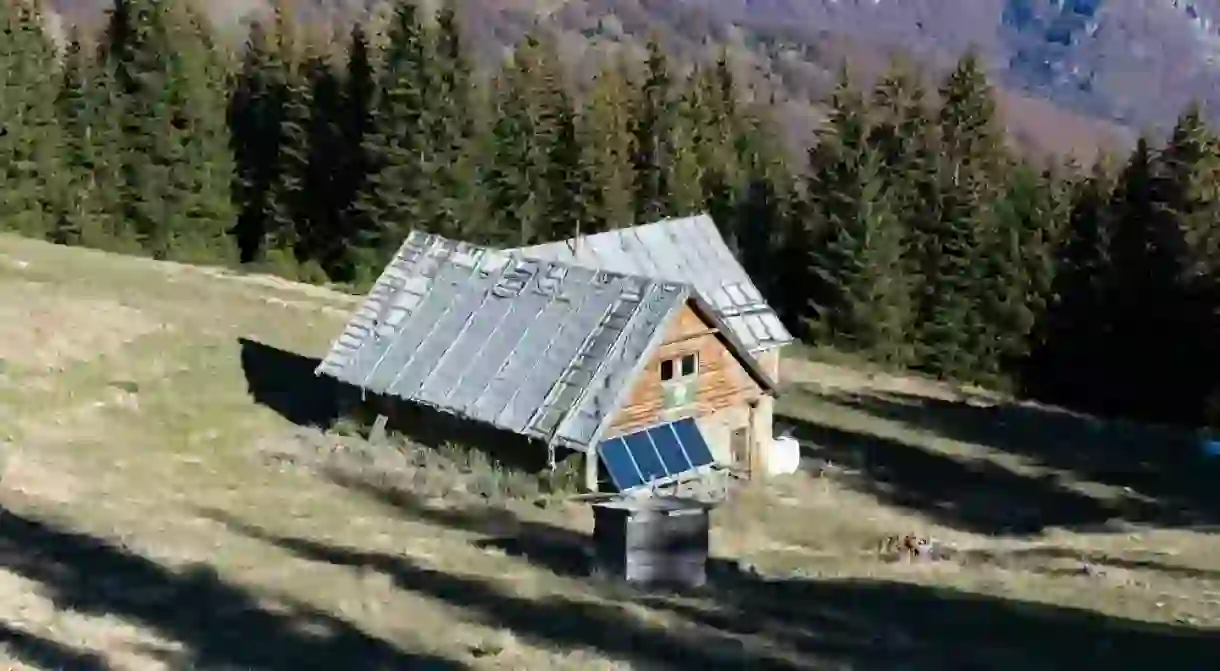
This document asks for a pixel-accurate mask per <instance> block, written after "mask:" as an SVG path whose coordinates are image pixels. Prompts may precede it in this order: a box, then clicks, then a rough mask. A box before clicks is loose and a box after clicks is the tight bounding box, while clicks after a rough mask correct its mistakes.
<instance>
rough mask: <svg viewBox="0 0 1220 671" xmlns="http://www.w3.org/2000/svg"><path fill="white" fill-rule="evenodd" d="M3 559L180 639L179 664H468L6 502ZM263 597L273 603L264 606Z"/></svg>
mask: <svg viewBox="0 0 1220 671" xmlns="http://www.w3.org/2000/svg"><path fill="white" fill-rule="evenodd" d="M0 569H4V570H7V571H9V572H11V573H13V574H16V575H18V576H21V577H23V578H26V579H28V580H32V581H35V582H38V583H40V584H41V585H42V587H43V590H44V592H45V594H47V596H48V597H49V598H50V599H52V600H53V601H54V602H55V604H56V606H57V607H58V608H60V609H65V610H73V611H76V612H78V613H82V614H85V615H90V616H97V617H101V616H108V617H115V618H118V619H122V620H125V621H128V622H131V623H132V624H135V625H138V626H143V627H146V628H148V629H150V630H151V631H153V632H155V633H156V634H158V635H160V636H164V637H166V638H168V639H171V640H173V641H176V642H179V643H181V644H182V646H183V647H184V652H183V655H182V657H181V658H178V656H177V655H175V660H174V661H175V665H176V666H177V668H200V669H203V668H221V667H224V668H234V667H241V668H243V669H251V670H254V669H258V670H281V669H282V670H284V671H289V670H292V671H297V670H299V669H340V668H360V669H394V670H399V669H420V670H421V671H431V670H437V671H443V670H446V669H452V670H454V671H457V670H459V669H463V668H465V667H464V666H463V665H461V664H458V663H456V662H452V661H449V660H445V659H441V658H437V657H432V656H428V655H422V654H413V653H410V652H407V651H404V650H401V649H399V648H398V647H396V646H395V645H393V644H391V643H389V642H387V641H384V640H382V639H378V638H375V637H373V636H370V635H368V634H366V633H364V632H363V631H361V630H360V629H359V628H357V627H356V626H354V625H352V624H350V623H348V622H346V621H345V620H342V619H340V618H337V617H334V616H332V615H329V614H327V613H324V612H322V611H319V610H317V609H315V608H312V607H310V606H307V605H305V604H303V603H299V602H296V601H293V600H291V599H287V598H279V597H273V596H272V595H266V596H265V597H263V595H255V594H252V593H250V592H248V591H246V590H243V589H241V588H239V587H236V586H234V585H231V584H229V583H227V582H225V581H224V580H222V579H221V578H220V577H219V576H218V575H217V574H216V573H215V572H214V571H213V570H211V568H210V567H207V566H201V565H196V566H192V567H189V568H186V569H183V570H171V569H169V568H167V567H165V566H162V565H160V564H158V563H156V562H154V561H152V560H150V559H147V558H145V557H142V556H140V555H137V554H134V553H132V552H130V551H129V550H127V549H125V548H123V547H120V546H117V545H112V544H110V543H108V542H106V541H103V540H100V539H97V538H94V537H92V536H88V535H84V534H81V533H77V532H74V531H69V530H66V529H61V528H57V527H56V526H54V525H51V524H49V523H46V522H43V521H39V520H36V519H32V518H28V517H24V516H22V515H19V514H16V513H13V512H8V511H0ZM260 597H262V598H260ZM269 601H274V602H276V605H277V606H278V608H276V610H274V611H273V610H270V609H268V607H266V606H265V605H264V604H265V603H267V602H269ZM309 630H312V631H309ZM7 636H8V638H10V639H12V640H11V641H10V644H12V645H13V646H14V647H15V648H17V649H18V653H19V654H20V651H21V649H22V648H24V649H25V653H26V655H27V656H29V657H33V656H34V655H36V654H45V655H52V654H54V651H53V650H50V649H49V648H48V647H47V646H45V645H41V644H39V643H38V642H36V641H33V640H32V639H30V638H29V637H24V638H22V635H21V634H20V632H13V633H10V634H8V635H7ZM14 641H15V642H14ZM68 659H71V658H68ZM87 659H88V658H81V661H82V663H84V662H87ZM59 668H90V667H88V666H82V667H75V666H71V665H70V664H67V663H65V664H63V665H62V667H59Z"/></svg>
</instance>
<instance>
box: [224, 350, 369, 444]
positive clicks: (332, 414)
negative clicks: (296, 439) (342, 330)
mask: <svg viewBox="0 0 1220 671" xmlns="http://www.w3.org/2000/svg"><path fill="white" fill-rule="evenodd" d="M238 344H239V345H240V346H241V368H242V372H243V373H244V374H245V377H246V389H247V391H248V392H249V394H250V396H251V397H252V398H253V399H254V402H255V403H258V404H259V405H264V406H266V407H268V408H271V409H272V410H274V411H276V412H277V413H279V414H280V416H282V417H284V418H285V419H287V420H288V421H290V422H292V423H293V424H296V425H298V426H313V427H318V428H321V429H328V428H330V427H331V426H333V425H334V423H335V422H336V421H338V420H339V418H340V417H342V416H343V415H344V414H345V408H347V407H351V406H352V404H353V403H354V402H357V401H358V400H359V391H357V390H355V389H352V388H350V387H347V386H346V385H343V384H340V383H339V382H337V381H335V380H333V379H331V378H328V377H320V376H317V375H314V370H315V369H316V368H317V367H318V364H320V363H321V361H320V360H318V359H315V358H313V357H307V356H302V355H300V354H296V353H295V352H289V351H286V350H282V349H279V348H278V347H272V346H271V345H267V344H264V343H261V342H258V341H256V340H250V339H248V338H238Z"/></svg>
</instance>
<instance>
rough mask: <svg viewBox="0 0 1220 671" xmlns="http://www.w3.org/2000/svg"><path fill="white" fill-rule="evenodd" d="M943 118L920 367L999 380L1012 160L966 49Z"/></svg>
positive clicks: (944, 95) (951, 79)
mask: <svg viewBox="0 0 1220 671" xmlns="http://www.w3.org/2000/svg"><path fill="white" fill-rule="evenodd" d="M940 100H941V105H940V109H939V112H938V115H937V126H938V129H937V130H938V139H939V150H940V158H941V160H940V165H939V166H938V167H937V170H936V173H937V184H936V198H937V201H938V202H937V203H936V204H935V205H932V206H933V207H935V208H937V210H938V211H939V214H940V220H939V221H937V222H934V223H932V225H931V226H930V227H929V228H930V229H931V230H929V231H928V232H927V233H926V236H927V237H926V238H925V245H926V246H925V247H924V248H923V249H922V250H921V252H922V253H923V254H926V255H927V256H928V258H927V260H926V261H925V264H926V267H927V271H926V277H925V279H924V282H925V284H924V291H923V293H922V298H923V305H922V306H921V307H922V310H921V312H922V314H921V316H920V328H919V331H920V340H921V345H922V349H923V350H924V351H923V354H922V357H921V358H922V362H921V365H923V366H924V367H926V368H928V369H929V370H931V371H932V372H935V373H938V374H941V375H947V376H950V377H954V378H975V379H985V380H989V381H994V380H995V378H996V376H997V375H998V374H999V368H1000V363H1001V357H1002V349H1003V348H1002V347H1001V345H1000V337H999V330H1000V329H1001V328H1002V324H1003V323H1005V322H1006V321H1007V319H1008V314H1007V312H1008V311H1009V309H1010V308H1011V304H1010V302H1009V294H1008V292H1009V289H1010V285H1009V283H1008V281H1009V279H1010V278H1011V277H1012V276H1013V271H1012V269H1011V267H1010V265H1009V260H1010V258H1011V257H1010V254H1009V248H1008V247H1006V245H1009V243H1010V241H1009V240H1008V239H1007V238H1006V237H1005V236H1003V235H1000V233H999V228H998V226H997V225H996V220H995V212H994V210H993V205H994V203H996V201H997V200H998V199H999V194H1000V191H999V188H1000V186H1001V184H1002V182H1001V181H1000V180H1001V177H1002V175H1003V171H1004V168H1005V166H1006V165H1007V156H1006V153H1005V151H1004V146H1003V133H1002V129H1001V127H1000V124H999V120H998V118H997V115H996V108H995V101H994V98H993V95H992V91H991V87H990V85H989V84H988V83H987V80H986V76H985V75H984V73H983V71H982V67H981V65H980V63H979V61H978V58H977V56H976V55H974V54H973V53H970V54H967V55H966V56H965V57H963V58H962V60H961V61H960V62H959V63H958V66H957V68H955V69H954V71H953V72H952V73H950V74H949V76H948V77H947V78H946V79H945V82H944V84H943V85H942V87H941V91H940Z"/></svg>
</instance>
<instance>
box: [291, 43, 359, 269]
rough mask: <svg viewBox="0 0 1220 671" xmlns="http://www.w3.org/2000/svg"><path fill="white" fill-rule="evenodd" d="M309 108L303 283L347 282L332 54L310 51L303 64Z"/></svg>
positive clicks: (338, 103)
mask: <svg viewBox="0 0 1220 671" xmlns="http://www.w3.org/2000/svg"><path fill="white" fill-rule="evenodd" d="M303 76H304V78H305V79H306V83H307V85H308V87H309V89H308V99H309V101H310V108H309V111H308V115H307V116H308V118H309V124H308V126H307V127H306V135H307V144H308V155H307V157H306V166H305V177H304V194H305V198H304V201H303V203H304V205H305V206H306V208H307V211H306V212H303V213H302V219H301V222H300V224H299V225H298V227H297V229H298V236H299V238H300V241H299V244H298V249H297V256H298V259H299V260H300V261H302V262H303V263H304V265H303V266H302V267H301V268H300V269H298V273H299V275H300V276H301V277H302V279H310V280H312V279H323V278H324V277H329V278H332V279H348V278H347V277H345V276H344V274H343V273H344V270H343V267H342V266H343V257H344V251H343V250H344V247H345V232H346V228H345V215H346V213H347V208H348V207H349V205H350V201H349V200H348V197H347V196H348V191H347V181H346V179H345V176H344V174H343V168H342V167H341V166H345V165H347V161H348V152H349V151H350V148H349V147H348V146H347V145H346V144H345V143H344V129H343V115H344V113H345V108H344V102H345V101H344V96H343V82H342V80H341V78H340V76H339V73H338V72H337V71H336V66H335V63H334V59H333V56H332V55H330V54H324V53H311V54H309V55H308V56H307V58H306V60H305V63H304V70H303Z"/></svg>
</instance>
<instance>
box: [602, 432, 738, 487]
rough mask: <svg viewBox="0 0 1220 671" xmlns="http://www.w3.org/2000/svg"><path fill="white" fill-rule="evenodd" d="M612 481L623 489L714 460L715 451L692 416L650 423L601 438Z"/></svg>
mask: <svg viewBox="0 0 1220 671" xmlns="http://www.w3.org/2000/svg"><path fill="white" fill-rule="evenodd" d="M597 451H598V454H599V455H600V456H601V460H602V464H604V465H605V467H606V472H607V473H608V474H609V475H610V480H611V482H613V483H614V486H615V487H616V488H617V489H618V490H619V491H620V492H621V491H626V490H628V489H634V488H636V487H641V486H643V485H647V484H649V483H652V482H656V481H657V480H662V479H664V478H669V477H672V476H676V475H681V474H683V473H687V472H690V471H693V470H695V469H697V468H701V467H703V466H707V465H709V464H711V463H712V462H713V461H714V459H713V457H712V451H711V449H710V448H709V447H708V445H707V441H706V440H704V439H703V434H702V433H700V432H699V427H698V426H696V425H695V420H693V419H680V420H678V421H676V422H670V423H668V424H661V425H660V426H654V427H650V428H648V429H644V430H643V431H637V432H636V433H632V434H628V435H626V436H617V437H615V438H611V439H609V440H605V441H602V443H601V444H600V445H598V447H597Z"/></svg>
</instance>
